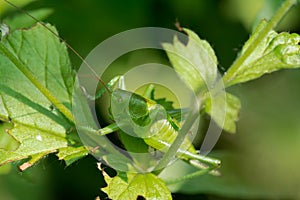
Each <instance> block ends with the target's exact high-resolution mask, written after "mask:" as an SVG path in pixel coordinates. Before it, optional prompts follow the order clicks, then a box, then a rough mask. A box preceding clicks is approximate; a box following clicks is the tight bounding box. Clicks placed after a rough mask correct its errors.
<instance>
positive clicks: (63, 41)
mask: <svg viewBox="0 0 300 200" xmlns="http://www.w3.org/2000/svg"><path fill="white" fill-rule="evenodd" d="M4 1H5V2H6V3H7V4H9V5H10V6H12V7H14V8H15V9H17V10H19V11H20V12H22V13H24V14H26V15H28V16H29V17H30V18H32V19H33V20H34V21H36V23H39V24H40V25H42V26H43V27H44V28H46V29H47V30H48V31H50V32H51V33H52V34H54V35H55V36H56V37H57V38H58V39H59V40H60V41H61V42H62V43H64V44H65V45H66V46H67V47H68V48H69V49H70V50H71V51H72V52H73V53H74V54H75V55H76V56H78V58H79V59H80V60H81V61H82V62H83V63H84V64H85V65H86V66H87V67H88V68H89V69H90V70H91V72H92V73H93V75H94V76H95V78H97V79H98V80H99V81H100V83H101V84H102V85H103V86H104V87H105V89H106V91H107V92H108V93H111V90H110V89H109V88H108V87H107V85H106V84H105V82H104V81H103V80H102V79H101V78H100V77H99V76H98V75H97V73H96V72H95V70H94V69H93V68H92V67H91V66H90V65H89V63H88V62H87V61H86V60H85V59H84V58H83V57H82V56H81V55H80V54H79V53H78V52H77V51H76V50H75V49H74V48H73V47H72V46H71V45H70V44H69V43H67V42H66V40H64V39H63V38H62V37H60V36H59V35H58V34H57V33H55V32H54V31H53V30H51V29H50V28H49V27H48V26H46V25H45V24H44V23H42V22H41V21H40V20H38V19H37V18H36V17H34V16H33V15H31V14H30V13H28V12H26V11H25V10H23V9H21V8H19V7H18V6H16V5H15V4H13V3H11V2H10V1H8V0H4Z"/></svg>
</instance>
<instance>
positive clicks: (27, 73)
mask: <svg viewBox="0 0 300 200" xmlns="http://www.w3.org/2000/svg"><path fill="white" fill-rule="evenodd" d="M0 51H1V52H2V53H3V54H4V55H5V56H6V57H7V58H8V59H9V60H10V61H11V62H12V63H13V64H14V65H15V66H16V67H17V68H18V69H19V70H20V71H21V72H22V73H23V74H24V75H25V76H26V77H27V78H28V79H29V80H30V81H31V83H32V84H33V85H34V86H35V87H36V88H37V89H38V90H39V91H40V92H41V93H42V94H43V95H44V96H45V97H46V98H47V99H48V100H49V101H50V102H51V103H52V104H53V105H54V106H55V107H56V108H57V109H58V110H59V111H60V112H61V113H62V114H63V115H64V116H65V117H66V118H67V119H69V120H70V121H71V122H74V118H73V115H72V113H71V111H70V110H69V109H67V107H65V106H64V105H63V104H62V103H61V101H60V100H58V99H57V98H56V97H55V96H54V95H53V94H52V93H51V92H50V91H49V90H48V89H47V88H46V87H45V86H44V85H42V84H41V83H40V81H39V80H38V79H37V78H36V77H35V76H34V75H33V74H32V72H31V71H30V70H29V69H28V68H27V67H26V66H25V65H24V64H23V63H22V62H21V61H20V60H19V59H17V58H16V57H15V56H14V55H13V54H12V53H11V52H10V51H9V50H8V49H7V48H6V47H5V46H4V45H3V44H2V43H1V42H0Z"/></svg>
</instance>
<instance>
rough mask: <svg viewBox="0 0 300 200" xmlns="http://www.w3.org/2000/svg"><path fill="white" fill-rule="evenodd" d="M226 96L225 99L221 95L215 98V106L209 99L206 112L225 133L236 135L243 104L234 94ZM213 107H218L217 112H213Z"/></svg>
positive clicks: (206, 103)
mask: <svg viewBox="0 0 300 200" xmlns="http://www.w3.org/2000/svg"><path fill="white" fill-rule="evenodd" d="M225 95H226V97H225V98H224V97H223V96H220V95H219V96H217V97H215V99H214V104H213V105H212V99H211V98H209V99H208V100H207V101H206V102H205V111H206V113H208V114H209V115H210V116H211V117H212V118H213V119H214V121H215V122H216V123H217V124H218V125H219V126H220V127H221V128H223V129H224V130H225V131H227V132H229V133H235V132H236V122H237V121H238V115H239V110H240V108H241V102H240V100H239V98H237V97H236V96H234V95H232V94H229V93H226V94H225ZM212 106H216V108H214V110H215V112H213V111H212Z"/></svg>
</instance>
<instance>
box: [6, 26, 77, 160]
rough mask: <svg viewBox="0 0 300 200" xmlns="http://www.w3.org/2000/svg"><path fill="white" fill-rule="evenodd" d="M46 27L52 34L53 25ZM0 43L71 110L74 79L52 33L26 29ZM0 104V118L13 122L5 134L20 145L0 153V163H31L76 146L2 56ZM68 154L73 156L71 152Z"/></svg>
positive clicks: (63, 50) (48, 107) (64, 124)
mask: <svg viewBox="0 0 300 200" xmlns="http://www.w3.org/2000/svg"><path fill="white" fill-rule="evenodd" d="M49 27H50V28H51V29H52V30H53V31H56V30H55V28H54V27H51V26H49ZM1 45H3V46H4V47H5V48H6V49H8V50H9V51H10V52H11V53H12V54H13V55H14V56H15V57H16V58H17V59H18V60H19V61H20V62H22V63H23V64H24V65H25V66H26V67H27V68H28V70H30V71H31V72H32V74H34V76H35V77H36V79H37V80H38V81H39V82H40V83H41V84H42V85H43V86H44V87H45V88H47V89H48V90H49V91H50V92H51V93H52V94H55V96H56V98H57V99H59V100H60V101H61V102H62V103H63V104H64V105H65V106H66V107H68V108H70V107H71V98H72V94H71V93H72V90H73V80H74V75H73V71H72V70H71V67H70V66H71V65H70V61H69V57H68V53H67V49H66V47H65V45H64V44H63V43H61V42H60V41H59V39H58V38H57V37H56V36H55V35H53V34H52V33H51V32H49V31H48V30H46V29H45V27H43V26H41V25H36V26H35V27H33V28H31V29H28V30H16V31H14V32H12V33H11V34H9V35H7V37H5V38H4V39H3V40H2V41H1ZM0 103H1V104H0V119H2V120H4V121H10V122H11V123H12V124H13V128H11V129H10V130H9V131H8V133H9V134H10V135H11V136H12V137H13V138H14V139H15V140H16V141H17V142H18V143H19V144H20V145H19V146H18V148H16V149H15V150H9V149H1V150H0V154H1V156H0V165H2V164H4V163H7V162H12V161H16V160H21V159H24V158H29V157H32V159H33V160H32V161H34V162H36V161H37V160H36V159H37V158H41V155H46V154H48V153H51V152H55V151H57V150H59V149H62V148H64V151H65V150H66V149H65V148H67V147H68V144H71V145H74V146H75V145H77V146H78V145H80V143H76V144H75V143H71V142H70V141H71V138H70V137H69V136H67V131H68V130H69V129H70V128H71V127H72V124H70V122H68V121H67V120H66V118H65V117H64V116H63V115H62V114H61V113H60V112H58V111H57V110H56V108H55V107H53V105H52V103H51V102H50V101H49V100H48V99H47V98H46V97H45V96H44V95H43V94H42V93H41V92H40V91H39V90H38V89H37V88H36V87H35V86H34V85H33V84H32V82H31V81H30V80H29V79H28V78H26V77H25V76H24V74H22V72H21V71H19V70H18V68H17V67H16V66H15V65H14V64H13V62H11V60H10V59H9V58H8V57H5V56H4V55H2V54H1V53H0ZM71 134H75V133H71ZM75 137H78V136H75ZM69 153H70V155H72V154H73V153H74V150H73V149H71V150H70V151H69ZM82 153H83V152H82ZM64 154H66V151H65V152H64ZM64 158H67V156H64ZM29 162H30V163H32V162H31V161H29ZM67 162H69V161H67Z"/></svg>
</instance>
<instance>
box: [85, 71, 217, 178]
mask: <svg viewBox="0 0 300 200" xmlns="http://www.w3.org/2000/svg"><path fill="white" fill-rule="evenodd" d="M120 80H122V78H120V76H117V77H115V78H113V79H112V80H111V81H110V82H109V83H108V84H107V86H106V88H108V89H109V93H110V94H111V95H110V98H111V105H114V108H110V110H111V112H110V113H114V114H113V116H112V119H113V120H114V121H117V122H119V123H112V124H111V125H109V126H107V127H104V128H102V129H99V130H98V131H97V132H96V134H98V135H101V136H103V135H106V134H109V133H113V132H116V131H120V129H122V127H123V126H130V128H132V129H133V130H134V133H135V134H136V136H137V137H142V138H143V140H144V142H145V143H146V144H147V145H148V146H149V147H151V148H153V149H156V150H159V151H161V152H164V153H165V152H166V151H168V149H169V147H170V146H171V144H172V143H173V142H174V140H175V138H176V136H177V132H178V130H179V129H180V123H179V122H178V121H177V120H178V115H181V112H182V111H183V110H182V109H172V110H166V109H165V108H164V107H163V106H162V105H160V104H158V103H157V102H156V101H155V100H154V98H153V96H152V97H151V95H150V94H153V93H154V87H153V85H150V86H149V87H148V88H147V89H146V91H145V93H144V96H142V95H139V94H136V93H133V92H129V91H126V90H124V89H119V88H117V89H113V85H115V84H116V82H118V81H120ZM121 85H122V84H121ZM106 88H102V89H100V90H98V92H97V93H96V95H95V96H94V97H93V96H91V95H88V94H86V95H87V96H88V98H89V99H91V100H95V99H97V98H100V97H101V96H102V95H103V94H104V93H105V92H106ZM151 98H152V99H151ZM112 109H114V110H115V111H112ZM151 116H152V118H155V120H154V122H152V123H150V125H149V121H151V119H150V118H151ZM125 129H126V128H125ZM121 132H122V131H121ZM122 134H123V133H122ZM176 156H177V157H178V158H180V159H182V160H184V161H186V162H188V163H190V164H191V165H193V166H195V167H197V168H199V169H201V170H203V169H207V168H209V167H211V168H212V169H214V168H217V167H219V165H220V161H219V160H217V159H214V158H210V157H207V156H202V155H200V154H198V153H197V151H196V150H195V148H194V146H193V145H192V143H191V142H190V141H189V139H188V138H185V140H184V141H183V143H182V144H181V146H180V148H179V149H178V151H177V153H176ZM210 173H211V174H214V175H218V174H219V173H218V171H216V170H211V171H210Z"/></svg>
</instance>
